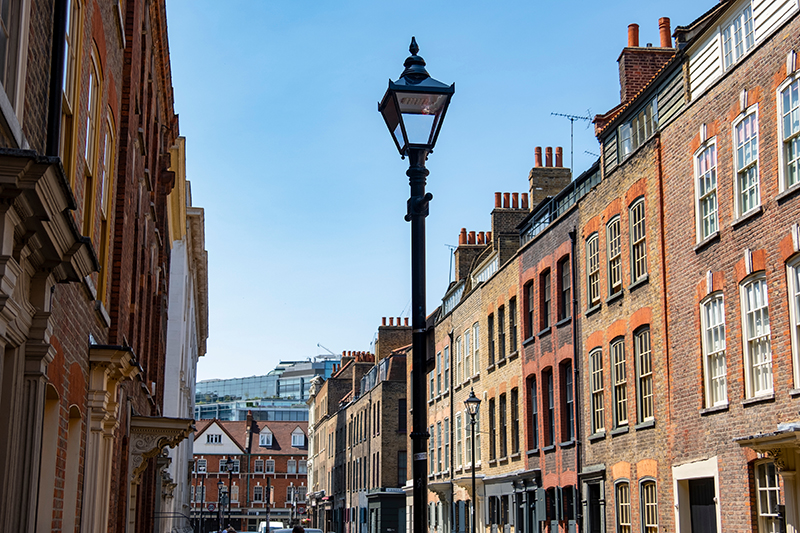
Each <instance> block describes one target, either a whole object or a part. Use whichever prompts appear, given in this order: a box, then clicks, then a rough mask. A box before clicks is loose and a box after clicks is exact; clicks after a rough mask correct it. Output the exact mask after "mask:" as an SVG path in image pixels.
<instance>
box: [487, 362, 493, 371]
mask: <svg viewBox="0 0 800 533" xmlns="http://www.w3.org/2000/svg"><path fill="white" fill-rule="evenodd" d="M486 371H487V372H489V373H492V372H494V363H490V364H489V366H487V367H486Z"/></svg>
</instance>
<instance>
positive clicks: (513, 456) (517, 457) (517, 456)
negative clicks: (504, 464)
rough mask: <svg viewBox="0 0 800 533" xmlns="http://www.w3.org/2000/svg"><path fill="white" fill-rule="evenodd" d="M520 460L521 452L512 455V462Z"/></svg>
mask: <svg viewBox="0 0 800 533" xmlns="http://www.w3.org/2000/svg"><path fill="white" fill-rule="evenodd" d="M519 458H520V454H519V452H516V453H512V454H511V460H512V461H516V460H517V459H519Z"/></svg>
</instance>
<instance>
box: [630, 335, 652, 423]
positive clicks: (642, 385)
mask: <svg viewBox="0 0 800 533" xmlns="http://www.w3.org/2000/svg"><path fill="white" fill-rule="evenodd" d="M633 349H634V356H635V357H636V372H637V374H638V375H637V379H636V382H637V387H636V389H637V390H636V392H637V394H638V397H637V398H636V400H637V403H638V404H639V406H638V414H639V422H642V421H645V420H650V419H651V418H653V417H654V416H655V413H654V411H653V409H654V407H653V360H652V355H651V352H650V330H649V329H648V328H644V329H642V330H640V331H639V332H638V333H636V334H635V335H634V337H633Z"/></svg>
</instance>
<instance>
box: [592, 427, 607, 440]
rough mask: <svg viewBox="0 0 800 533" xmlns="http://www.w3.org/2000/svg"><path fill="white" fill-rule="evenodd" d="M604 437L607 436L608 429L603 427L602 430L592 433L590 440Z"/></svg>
mask: <svg viewBox="0 0 800 533" xmlns="http://www.w3.org/2000/svg"><path fill="white" fill-rule="evenodd" d="M604 438H606V430H605V429H602V430H600V431H598V432H597V433H592V434H591V435H589V442H594V441H596V440H600V439H604Z"/></svg>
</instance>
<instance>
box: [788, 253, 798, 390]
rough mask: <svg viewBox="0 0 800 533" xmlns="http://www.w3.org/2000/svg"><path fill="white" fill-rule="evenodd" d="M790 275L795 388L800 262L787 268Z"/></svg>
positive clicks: (790, 315) (796, 378) (795, 378)
mask: <svg viewBox="0 0 800 533" xmlns="http://www.w3.org/2000/svg"><path fill="white" fill-rule="evenodd" d="M787 272H788V275H789V284H788V287H789V320H790V326H789V327H790V329H791V336H792V357H793V361H794V376H795V377H794V382H795V387H797V384H798V383H800V260H798V259H796V260H794V261H793V262H792V263H790V264H789V266H788V268H787Z"/></svg>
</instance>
